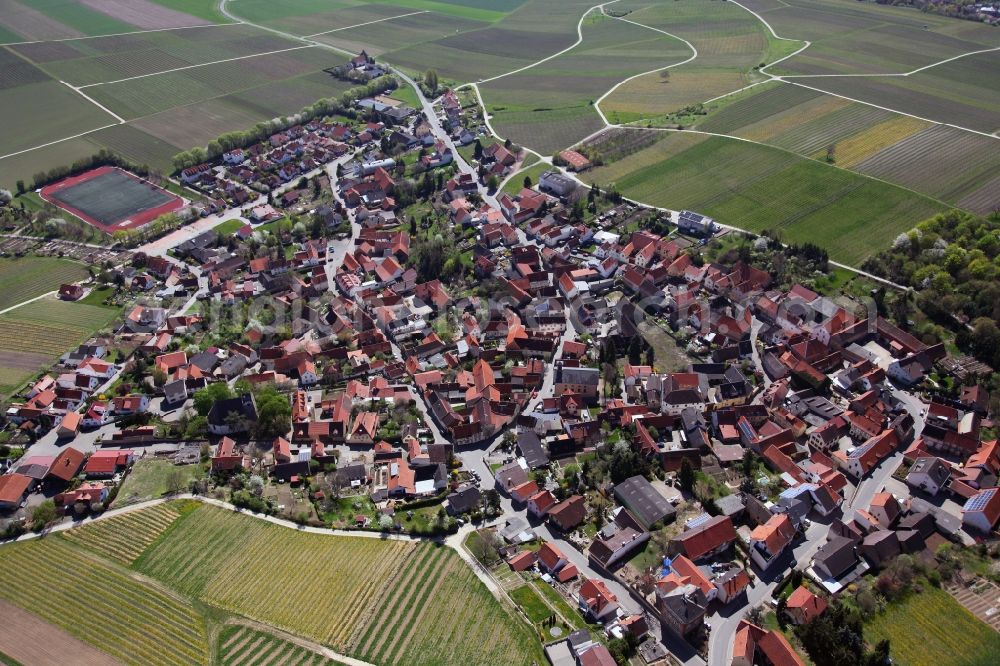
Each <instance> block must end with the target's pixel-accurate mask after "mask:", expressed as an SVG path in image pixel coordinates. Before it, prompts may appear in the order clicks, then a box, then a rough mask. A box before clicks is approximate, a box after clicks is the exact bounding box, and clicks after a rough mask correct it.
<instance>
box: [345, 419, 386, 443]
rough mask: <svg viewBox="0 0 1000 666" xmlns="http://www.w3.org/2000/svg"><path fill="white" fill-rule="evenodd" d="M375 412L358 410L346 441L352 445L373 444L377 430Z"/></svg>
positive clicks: (377, 420) (377, 424)
mask: <svg viewBox="0 0 1000 666" xmlns="http://www.w3.org/2000/svg"><path fill="white" fill-rule="evenodd" d="M378 426H379V417H378V413H377V412H367V411H366V412H358V415H357V416H356V417H354V424H353V425H352V426H351V429H350V431H349V432H348V435H347V443H348V444H350V445H352V446H373V445H374V444H375V436H376V434H377V432H378Z"/></svg>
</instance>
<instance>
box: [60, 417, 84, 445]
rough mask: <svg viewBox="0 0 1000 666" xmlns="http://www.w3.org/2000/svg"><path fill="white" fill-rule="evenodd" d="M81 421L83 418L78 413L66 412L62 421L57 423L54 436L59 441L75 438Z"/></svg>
mask: <svg viewBox="0 0 1000 666" xmlns="http://www.w3.org/2000/svg"><path fill="white" fill-rule="evenodd" d="M82 421H83V416H82V415H81V414H80V413H79V412H66V415H65V416H63V417H62V421H60V422H59V427H58V428H57V429H56V434H57V435H58V437H59V438H60V439H69V438H72V437H76V434H77V433H78V432H80V425H81V422H82Z"/></svg>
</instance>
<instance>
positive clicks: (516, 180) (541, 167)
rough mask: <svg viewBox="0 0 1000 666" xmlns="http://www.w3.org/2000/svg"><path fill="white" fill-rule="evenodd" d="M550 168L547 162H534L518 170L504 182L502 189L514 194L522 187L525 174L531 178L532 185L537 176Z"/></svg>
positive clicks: (535, 182)
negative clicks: (534, 163)
mask: <svg viewBox="0 0 1000 666" xmlns="http://www.w3.org/2000/svg"><path fill="white" fill-rule="evenodd" d="M551 168H552V167H551V166H550V165H548V164H536V165H535V166H532V167H528V168H527V169H525V170H524V171H518V172H517V173H515V174H514V175H512V176H511V177H510V179H509V180H508V181H507V182H506V183H505V184H504V186H503V191H504V192H506V193H507V194H509V195H511V196H516V195H517V193H518V192H520V191H521V190H522V189H523V188H524V177H525V176H527V177H529V178H531V185H532V187H534V186H535V185H536V184H537V183H538V177H539V176H541V175H542V174H543V173H545V172H546V171H548V170H549V169H551Z"/></svg>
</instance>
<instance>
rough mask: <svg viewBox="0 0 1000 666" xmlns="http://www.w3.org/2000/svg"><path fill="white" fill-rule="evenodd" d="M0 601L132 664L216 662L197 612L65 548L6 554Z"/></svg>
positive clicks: (22, 547) (30, 547)
mask: <svg viewBox="0 0 1000 666" xmlns="http://www.w3.org/2000/svg"><path fill="white" fill-rule="evenodd" d="M24 571H31V572H32V575H31V576H25V575H23V572H24ZM0 596H3V597H5V598H7V599H8V600H9V601H11V602H13V603H16V604H18V605H20V606H22V607H23V608H25V609H26V610H29V611H31V612H33V613H35V614H36V615H38V616H39V617H41V618H43V619H45V620H47V621H49V622H51V623H53V624H55V625H57V626H60V627H62V628H63V629H65V630H66V631H68V632H70V633H71V634H74V635H76V636H77V637H78V638H80V639H82V640H84V641H86V642H88V643H91V644H92V645H95V646H96V647H98V648H100V649H101V650H104V651H105V652H107V653H108V654H110V655H111V656H113V657H115V658H116V659H119V660H121V661H122V662H124V663H128V664H163V665H169V664H192V663H205V662H206V661H207V658H208V655H207V639H206V634H205V626H204V621H203V619H202V618H201V617H200V616H199V615H198V614H197V612H196V611H195V610H194V609H193V608H192V607H190V606H189V605H187V604H183V603H181V602H179V601H177V600H175V599H174V598H172V597H169V596H167V595H165V594H163V593H161V592H160V591H158V590H156V589H155V588H153V587H151V586H148V585H144V584H141V583H138V582H136V581H134V580H132V579H131V578H129V577H128V576H126V575H125V574H123V573H121V572H119V571H118V570H117V569H115V568H113V567H111V566H108V565H104V564H102V563H100V562H98V561H94V560H91V559H88V558H84V557H80V554H79V552H78V551H77V550H76V549H75V548H73V547H72V546H71V545H69V544H67V543H66V542H64V541H60V540H56V539H46V540H45V541H34V542H29V543H24V544H16V545H11V546H5V547H4V548H3V549H2V550H0Z"/></svg>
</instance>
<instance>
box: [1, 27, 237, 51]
mask: <svg viewBox="0 0 1000 666" xmlns="http://www.w3.org/2000/svg"><path fill="white" fill-rule="evenodd" d="M243 24H244V23H243V21H231V22H229V23H202V24H201V25H181V26H177V27H176V28H155V29H153V30H133V31H131V32H112V33H108V34H106V35H83V36H81V37H60V38H59V39H34V40H30V41H25V42H4V43H3V44H0V46H23V45H25V44H48V43H50V42H77V41H80V40H81V39H101V38H102V37H124V36H125V35H144V34H146V33H147V32H169V31H171V30H195V29H197V28H224V27H226V26H228V25H243Z"/></svg>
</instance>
